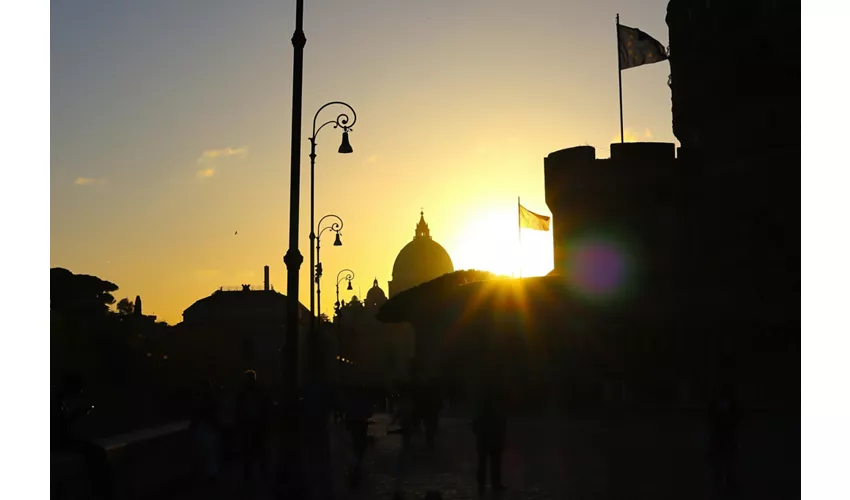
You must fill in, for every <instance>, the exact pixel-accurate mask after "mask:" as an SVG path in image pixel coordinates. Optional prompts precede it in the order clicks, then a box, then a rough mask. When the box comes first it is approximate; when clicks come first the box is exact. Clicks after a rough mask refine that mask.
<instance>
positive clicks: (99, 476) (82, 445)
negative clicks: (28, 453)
mask: <svg viewBox="0 0 850 500" xmlns="http://www.w3.org/2000/svg"><path fill="white" fill-rule="evenodd" d="M83 388H84V383H83V379H82V378H81V377H79V376H78V375H75V374H69V375H66V376H65V377H64V378H63V380H62V382H61V384H59V386H58V387H56V388H55V390H54V392H53V398H52V399H53V402H52V411H51V418H50V420H51V422H50V424H51V435H50V451H51V452H59V453H62V452H64V453H76V454H79V455H82V457H83V459H84V460H85V463H86V468H87V469H88V474H89V481H90V482H91V488H92V493H93V494H94V496H95V498H98V499H111V498H112V479H111V475H110V472H109V459H108V457H107V456H106V450H104V449H103V448H101V447H100V446H97V445H96V444H93V443H91V442H89V441H86V440H84V439H81V438H80V437H79V436H76V435H75V433H74V432H73V426H74V424H76V423H77V422H78V421H79V420H80V419H82V418H84V417H85V416H87V415H89V414H90V413H91V412H92V410H94V406H90V405H85V404H82V394H83Z"/></svg>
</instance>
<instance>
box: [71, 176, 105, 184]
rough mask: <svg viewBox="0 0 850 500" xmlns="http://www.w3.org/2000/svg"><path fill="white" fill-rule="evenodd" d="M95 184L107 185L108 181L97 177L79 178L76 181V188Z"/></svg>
mask: <svg viewBox="0 0 850 500" xmlns="http://www.w3.org/2000/svg"><path fill="white" fill-rule="evenodd" d="M94 184H106V179H103V178H97V177H77V178H76V179H75V180H74V185H76V186H92V185H94Z"/></svg>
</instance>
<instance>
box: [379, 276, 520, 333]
mask: <svg viewBox="0 0 850 500" xmlns="http://www.w3.org/2000/svg"><path fill="white" fill-rule="evenodd" d="M503 277H504V276H499V275H496V274H493V273H491V272H489V271H479V270H477V269H467V270H461V271H455V272H453V273H447V274H444V275H442V276H440V277H439V278H435V279H433V280H431V281H428V282H425V283H422V284H421V285H417V286H415V287H413V288H411V289H409V290H405V291H403V292H401V293H399V294H398V295H395V296H393V297H392V298H391V299H390V300H388V301H387V302H386V303H385V304H384V305H383V306H381V309H380V310H379V312H378V320H380V321H385V322H398V321H408V320H409V316H410V314H411V312H412V311H413V309H414V308H415V309H417V310H422V309H425V310H427V309H428V308H429V307H431V306H432V305H434V304H438V303H440V302H441V301H442V300H444V299H445V298H446V297H447V296H448V294H449V293H450V292H451V291H452V290H454V289H455V288H457V287H459V286H461V285H465V284H467V283H473V282H476V281H486V280H492V279H499V278H503Z"/></svg>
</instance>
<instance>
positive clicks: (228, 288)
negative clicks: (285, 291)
mask: <svg viewBox="0 0 850 500" xmlns="http://www.w3.org/2000/svg"><path fill="white" fill-rule="evenodd" d="M245 287H248V289H247V290H246V289H245ZM264 289H265V285H264V284H262V283H261V284H259V285H248V284H246V285H238V286H233V285H231V286H221V287H219V288H218V290H216V291H217V292H241V291H248V292H258V291H259V292H261V291H263V290H264ZM269 290H274V285H272V284H269Z"/></svg>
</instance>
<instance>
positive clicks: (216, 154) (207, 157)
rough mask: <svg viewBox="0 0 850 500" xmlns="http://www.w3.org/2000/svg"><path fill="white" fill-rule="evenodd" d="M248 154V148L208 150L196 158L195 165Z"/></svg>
mask: <svg viewBox="0 0 850 500" xmlns="http://www.w3.org/2000/svg"><path fill="white" fill-rule="evenodd" d="M246 152H248V148H224V149H208V150H206V151H204V152H203V153H201V156H199V157H198V160H197V163H198V164H201V163H207V162H209V161H212V160H217V159H219V158H228V157H231V156H239V155H242V154H245V153H246Z"/></svg>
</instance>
